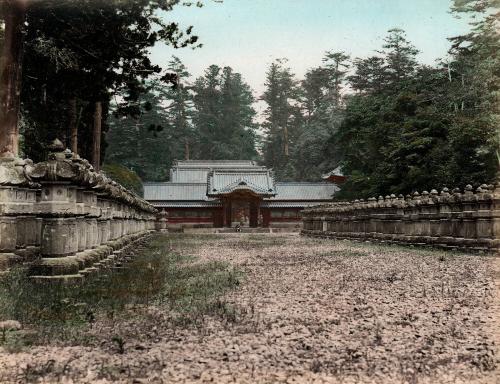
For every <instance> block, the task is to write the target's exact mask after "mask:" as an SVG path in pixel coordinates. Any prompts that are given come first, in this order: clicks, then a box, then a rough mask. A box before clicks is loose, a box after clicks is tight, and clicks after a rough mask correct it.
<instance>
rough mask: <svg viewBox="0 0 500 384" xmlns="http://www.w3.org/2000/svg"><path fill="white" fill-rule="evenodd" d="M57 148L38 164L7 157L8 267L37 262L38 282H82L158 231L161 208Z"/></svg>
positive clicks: (0, 259) (4, 260) (0, 247)
mask: <svg viewBox="0 0 500 384" xmlns="http://www.w3.org/2000/svg"><path fill="white" fill-rule="evenodd" d="M50 150H51V152H50V154H49V159H48V160H47V161H44V162H41V163H37V164H33V163H32V162H31V161H30V160H21V159H15V158H10V159H0V270H5V269H7V268H9V267H10V266H11V265H13V264H15V263H19V262H30V274H31V275H32V278H33V279H37V280H42V281H43V280H68V279H81V278H82V277H83V276H85V275H87V274H90V273H93V272H96V271H98V270H99V269H101V268H102V267H105V266H110V265H112V264H113V263H114V262H116V261H117V259H119V258H120V255H121V254H122V252H121V250H122V249H123V248H124V247H127V246H130V244H131V243H133V242H134V241H137V240H138V239H140V238H142V237H143V236H145V235H147V234H149V233H150V232H151V231H153V230H155V228H156V227H157V226H158V224H157V217H156V214H157V211H156V209H155V208H154V207H153V206H152V205H151V204H149V203H147V202H146V201H145V200H143V199H141V198H139V197H138V196H136V195H134V194H133V193H131V192H129V191H128V190H127V189H125V188H124V187H122V186H121V185H119V184H117V183H116V182H114V181H111V180H110V179H108V178H107V177H105V176H104V175H102V174H100V173H97V172H94V170H93V168H92V166H91V165H90V164H89V163H88V162H87V161H86V160H84V159H81V158H80V157H79V156H78V155H75V154H74V153H72V152H71V151H69V150H67V149H65V148H64V146H63V144H62V143H61V142H60V141H58V140H55V141H54V143H53V144H52V145H51V147H50ZM163 221H164V220H162V221H161V223H160V227H161V226H163V225H164V223H163Z"/></svg>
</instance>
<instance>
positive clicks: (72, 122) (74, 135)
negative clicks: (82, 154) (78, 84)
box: [68, 97, 78, 153]
mask: <svg viewBox="0 0 500 384" xmlns="http://www.w3.org/2000/svg"><path fill="white" fill-rule="evenodd" d="M68 107H69V110H68V117H69V123H68V128H69V135H70V148H71V152H73V153H78V125H77V118H76V98H74V97H73V98H71V99H70V100H69V106H68Z"/></svg>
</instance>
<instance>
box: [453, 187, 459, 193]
mask: <svg viewBox="0 0 500 384" xmlns="http://www.w3.org/2000/svg"><path fill="white" fill-rule="evenodd" d="M451 192H452V193H453V194H460V188H453V190H452V191H451Z"/></svg>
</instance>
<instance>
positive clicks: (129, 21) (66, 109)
mask: <svg viewBox="0 0 500 384" xmlns="http://www.w3.org/2000/svg"><path fill="white" fill-rule="evenodd" d="M177 3H179V1H177V0H137V1H121V0H108V1H99V0H85V1H79V2H74V1H69V0H66V1H49V0H47V1H34V2H31V3H30V6H29V8H28V11H27V26H26V32H25V33H26V39H25V52H24V73H23V84H22V85H23V89H22V112H23V122H24V124H23V126H24V136H25V137H24V139H25V144H24V150H25V153H26V155H28V156H30V157H32V158H33V159H34V160H40V159H41V158H43V157H44V155H45V154H44V148H45V145H46V144H47V142H48V141H50V140H52V139H53V138H54V137H59V138H61V139H62V140H64V141H65V142H66V144H67V145H68V146H69V145H70V144H71V136H74V135H73V133H76V132H77V138H78V144H77V147H78V152H79V154H80V155H82V156H83V157H86V158H90V151H91V146H92V127H93V115H94V111H95V105H96V103H97V102H100V103H102V105H103V115H102V116H103V121H106V118H107V116H108V106H109V103H110V101H111V99H112V98H113V96H115V95H118V94H119V95H121V96H122V98H121V100H120V105H119V108H118V110H117V113H120V114H125V115H137V114H139V113H140V110H139V109H138V107H137V103H136V101H137V100H138V98H139V95H140V94H141V93H143V92H145V90H146V79H147V78H148V77H149V76H151V75H152V74H156V73H159V72H160V71H161V68H160V67H158V66H156V65H153V64H152V63H151V61H150V59H149V57H148V48H150V47H152V46H153V45H154V44H155V43H156V42H158V41H164V42H166V43H168V44H170V45H172V46H174V47H183V46H188V45H194V44H196V41H197V37H196V36H193V35H191V28H188V29H187V30H186V31H185V32H183V31H181V29H180V27H179V26H178V25H177V24H176V23H175V22H165V21H164V19H163V18H161V17H159V16H158V11H160V10H161V11H170V10H171V9H172V7H173V6H175V5H176V4H177ZM72 129H74V131H73V132H72ZM106 130H107V126H104V127H103V130H102V131H103V135H104V133H105V131H106ZM102 150H104V146H103V148H102Z"/></svg>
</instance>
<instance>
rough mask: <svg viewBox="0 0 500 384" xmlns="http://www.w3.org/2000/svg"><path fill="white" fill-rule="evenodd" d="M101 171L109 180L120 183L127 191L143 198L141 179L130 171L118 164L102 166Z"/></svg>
mask: <svg viewBox="0 0 500 384" xmlns="http://www.w3.org/2000/svg"><path fill="white" fill-rule="evenodd" d="M102 171H103V172H104V174H105V175H106V176H108V177H109V178H110V179H112V180H114V181H116V182H117V183H120V184H121V185H123V186H124V187H125V188H127V189H128V190H130V191H132V192H135V193H136V194H137V195H139V196H143V193H144V189H143V187H142V180H141V178H140V177H139V176H138V175H137V173H135V172H134V171H131V170H130V169H128V168H126V167H124V166H123V165H120V164H114V163H113V164H104V165H103V166H102Z"/></svg>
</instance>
